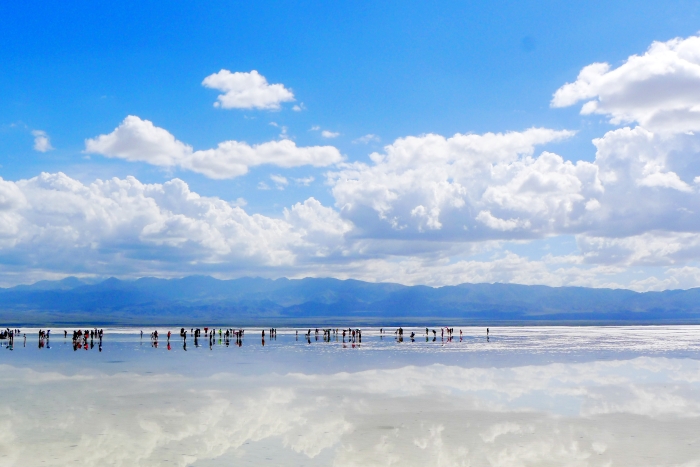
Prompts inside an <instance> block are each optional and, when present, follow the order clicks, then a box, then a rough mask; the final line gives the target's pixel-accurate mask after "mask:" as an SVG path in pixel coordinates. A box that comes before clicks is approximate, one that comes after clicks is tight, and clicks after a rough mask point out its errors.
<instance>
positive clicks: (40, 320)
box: [0, 276, 700, 325]
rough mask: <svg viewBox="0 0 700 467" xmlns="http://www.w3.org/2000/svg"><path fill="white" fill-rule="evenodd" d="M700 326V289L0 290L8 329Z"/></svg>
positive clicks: (267, 284) (240, 286)
mask: <svg viewBox="0 0 700 467" xmlns="http://www.w3.org/2000/svg"><path fill="white" fill-rule="evenodd" d="M440 320H442V321H445V322H450V323H462V324H464V325H467V324H484V323H490V324H492V325H496V324H499V323H500V324H521V323H531V324H534V323H537V324H567V323H568V324H594V323H610V324H614V323H618V324H631V323H640V324H655V323H656V324H661V323H699V322H700V289H689V290H668V291H663V292H645V293H638V292H634V291H631V290H624V289H596V288H585V287H547V286H540V285H517V284H500V283H495V284H460V285H455V286H444V287H428V286H421V285H418V286H405V285H400V284H393V283H372V282H363V281H358V280H338V279H330V278H306V279H285V278H283V279H276V280H272V279H264V278H257V277H255V278H254V277H244V278H240V279H232V280H219V279H215V278H212V277H209V276H189V277H185V278H181V279H159V278H153V277H144V278H141V279H138V280H120V279H116V278H109V279H106V280H104V281H101V282H98V283H88V282H86V281H84V280H81V279H79V278H75V277H69V278H66V279H63V280H60V281H41V282H37V283H36V284H32V285H22V286H16V287H11V288H5V289H0V323H2V324H5V325H9V324H25V325H26V324H49V323H58V324H61V323H65V324H70V323H96V324H97V323H99V324H104V325H107V324H151V323H153V324H201V323H209V324H222V325H224V324H226V325H244V324H248V325H249V324H263V323H271V324H270V325H272V324H273V323H274V324H275V325H285V324H290V325H291V324H299V325H315V324H322V323H336V324H341V323H342V324H345V323H358V324H360V323H362V324H372V323H375V324H376V323H386V324H387V325H391V324H394V323H398V324H402V323H404V324H411V323H414V324H418V323H434V322H436V321H440Z"/></svg>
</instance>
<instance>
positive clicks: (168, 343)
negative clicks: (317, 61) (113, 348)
mask: <svg viewBox="0 0 700 467" xmlns="http://www.w3.org/2000/svg"><path fill="white" fill-rule="evenodd" d="M100 348H102V346H101V345H100ZM168 350H170V342H168Z"/></svg>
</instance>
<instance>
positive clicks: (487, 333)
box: [486, 328, 489, 337]
mask: <svg viewBox="0 0 700 467" xmlns="http://www.w3.org/2000/svg"><path fill="white" fill-rule="evenodd" d="M486 337H489V328H486Z"/></svg>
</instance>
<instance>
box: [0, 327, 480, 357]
mask: <svg viewBox="0 0 700 467" xmlns="http://www.w3.org/2000/svg"><path fill="white" fill-rule="evenodd" d="M266 331H267V334H266ZM302 332H303V331H302ZM489 332H490V330H489V329H488V328H486V340H487V341H488V340H489V338H490V336H489ZM217 333H218V338H219V344H222V345H226V346H227V347H228V346H229V345H231V343H233V344H234V345H236V346H238V347H241V346H242V345H243V336H244V333H245V330H244V329H243V328H239V329H234V328H226V329H224V328H219V329H218V331H217V329H215V328H210V327H204V328H190V330H189V334H188V331H187V329H185V328H184V327H182V328H180V339H181V340H182V347H183V349H184V350H187V337H188V335H189V336H191V338H192V340H193V341H194V346H195V347H200V346H201V345H203V344H204V343H207V342H208V344H209V347H210V348H211V347H213V345H214V344H215V343H216V337H217ZM431 334H432V341H433V342H435V341H437V331H436V330H435V329H429V328H425V334H424V336H425V341H426V342H429V341H430V337H431ZM20 335H22V334H21V332H20V329H10V328H6V329H5V330H3V331H0V341H5V342H6V344H5V346H6V347H7V348H9V349H12V348H13V347H14V340H15V337H17V336H20ZM103 335H104V330H103V329H97V328H93V329H84V330H83V329H78V330H74V331H73V333H72V343H73V350H78V349H85V350H88V349H92V348H94V347H95V345H97V347H98V350H99V351H100V352H101V351H102V338H103ZM140 335H141V339H142V340H143V331H141V332H140ZM171 336H172V333H171V331H168V332H167V335H166V345H167V348H168V350H170V349H171V345H170V340H171ZM312 336H313V339H314V340H315V341H318V340H319V337H320V339H321V340H322V341H323V342H331V341H336V342H340V341H341V340H342V342H343V343H346V342H348V343H351V344H352V346H353V347H355V344H357V345H359V344H361V343H362V330H361V329H360V328H355V329H353V328H343V329H340V328H320V329H319V328H315V330H312V329H308V330H307V332H306V333H305V334H303V338H304V340H306V342H307V343H308V344H311V341H312ZM379 336H380V339H384V337H385V331H384V328H380V329H379ZM23 337H24V344H25V346H26V341H27V335H26V334H24V335H23ZM38 337H39V348H45V347H46V348H51V347H50V337H51V330H50V329H46V330H44V329H39V332H38ZM63 337H64V338H66V339H67V337H68V331H67V330H64V331H63ZM266 337H267V338H268V339H269V340H276V339H277V328H269V329H267V330H265V329H263V330H262V332H261V339H262V345H263V346H264V345H265V338H266ZM454 337H455V329H454V328H452V327H441V328H440V338H441V341H442V342H444V341H445V340H447V341H448V342H452V340H453V339H454ZM295 338H296V340H297V341H298V340H299V330H296V331H295ZM417 338H418V337H417V335H416V332H415V331H411V334H410V335H409V336H408V339H410V340H411V342H415V340H416V339H417ZM462 338H463V334H462V330H461V329H459V341H460V342H461V341H462ZM159 339H161V336H160V335H159V333H158V331H157V330H154V331H153V332H151V335H150V340H151V345H152V346H153V347H156V348H157V347H158V344H159ZM394 339H395V340H396V341H397V342H404V329H403V327H398V328H396V329H395V330H394ZM203 341H204V342H203Z"/></svg>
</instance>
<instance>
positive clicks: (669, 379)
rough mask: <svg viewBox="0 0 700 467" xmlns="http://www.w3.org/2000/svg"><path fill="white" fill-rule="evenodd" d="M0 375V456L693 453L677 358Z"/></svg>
mask: <svg viewBox="0 0 700 467" xmlns="http://www.w3.org/2000/svg"><path fill="white" fill-rule="evenodd" d="M0 370H1V371H2V374H3V375H4V377H3V379H2V382H1V383H0V386H1V389H2V392H3V397H2V401H0V415H1V421H0V456H2V457H0V461H1V462H0V463H2V464H3V465H17V466H19V465H39V464H41V465H68V464H70V463H78V464H79V465H87V466H89V465H95V466H97V465H124V466H127V465H129V466H138V465H144V466H145V465H163V464H167V465H177V466H188V465H198V466H199V465H201V466H213V465H231V463H232V462H235V463H236V464H238V465H240V464H245V463H246V462H251V463H252V462H258V461H264V460H268V463H269V461H272V464H275V465H284V464H294V465H296V464H299V463H303V464H305V465H336V466H354V465H357V466H360V465H362V466H366V465H398V464H401V465H436V466H462V465H465V466H466V465H492V466H519V465H522V466H529V465H533V466H534V465H582V466H583V465H601V466H602V465H619V464H625V465H650V464H658V463H659V462H661V461H664V462H666V463H669V464H688V465H695V464H693V463H694V462H695V463H697V462H700V454H699V453H700V449H698V448H699V447H700V446H698V445H699V444H700V441H698V436H697V435H695V433H697V432H698V429H699V428H700V418H699V417H700V392H699V391H698V386H700V363H699V362H697V361H695V360H690V359H668V358H650V357H640V358H636V359H633V360H623V361H605V362H602V361H596V362H588V363H572V364H562V363H555V364H549V365H538V366H521V367H514V368H462V367H458V366H444V365H437V364H436V365H430V366H427V367H415V366H408V367H404V368H399V369H391V370H369V371H362V372H356V373H336V374H330V375H309V374H288V375H285V376H281V375H275V374H268V375H261V376H240V375H237V374H233V373H218V374H216V375H213V376H209V377H188V376H183V375H168V374H156V375H139V374H132V373H119V374H115V375H106V374H89V375H88V374H80V375H78V376H64V375H61V374H59V373H49V372H37V371H34V370H30V369H20V368H15V367H11V366H8V365H3V366H1V367H0ZM166 460H167V462H165V461H166Z"/></svg>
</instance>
